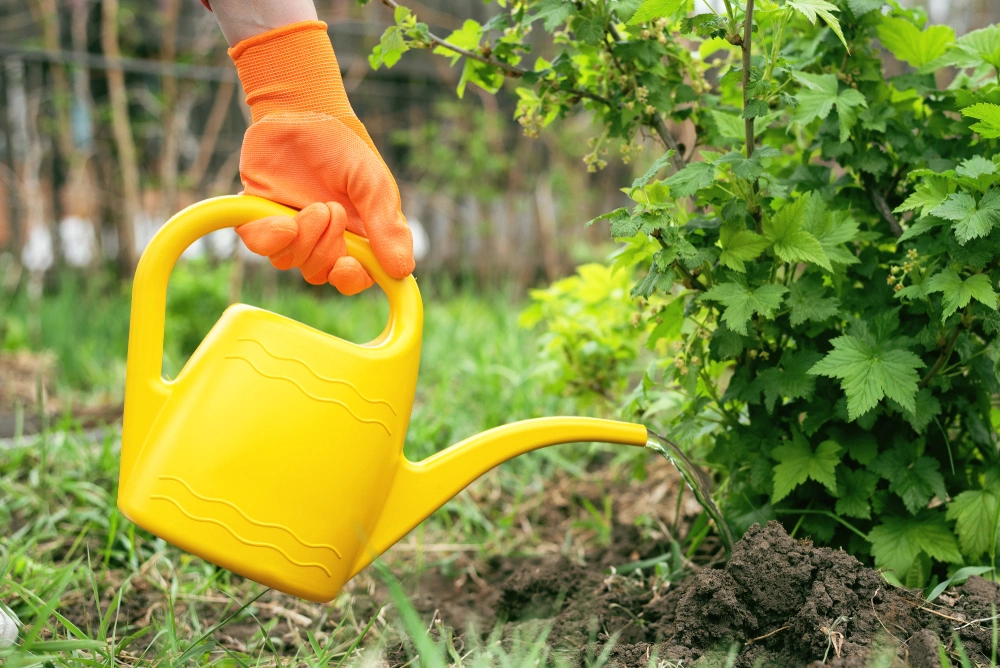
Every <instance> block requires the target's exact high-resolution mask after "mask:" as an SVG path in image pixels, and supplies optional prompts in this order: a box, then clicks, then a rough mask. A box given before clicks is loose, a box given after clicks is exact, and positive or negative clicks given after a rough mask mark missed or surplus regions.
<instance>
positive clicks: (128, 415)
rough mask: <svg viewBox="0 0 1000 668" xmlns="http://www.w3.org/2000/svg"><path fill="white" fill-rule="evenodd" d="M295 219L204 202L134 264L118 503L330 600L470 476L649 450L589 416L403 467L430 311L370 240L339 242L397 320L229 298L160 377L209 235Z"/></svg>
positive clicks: (196, 547) (205, 551) (500, 434)
mask: <svg viewBox="0 0 1000 668" xmlns="http://www.w3.org/2000/svg"><path fill="white" fill-rule="evenodd" d="M293 213H294V212H293V211H290V210H289V209H287V208H285V207H283V206H280V205H278V204H275V203H273V202H269V201H267V200H264V199H260V198H256V197H250V196H245V195H238V196H231V197H219V198H216V199H210V200H206V201H204V202H201V203H198V204H195V205H193V206H191V207H188V208H187V209H185V210H183V211H181V212H180V213H178V214H177V215H176V216H174V217H173V218H171V219H170V220H169V221H168V222H167V223H166V224H165V225H164V226H163V228H162V229H161V230H160V231H159V232H158V233H157V234H156V236H155V237H153V240H152V241H151V242H150V244H149V246H148V247H147V248H146V251H145V252H144V253H143V255H142V259H141V260H140V262H139V267H138V269H137V271H136V275H135V284H134V288H133V292H132V318H131V329H130V331H129V341H128V366H127V373H126V381H125V417H124V426H123V434H122V457H121V483H120V488H119V493H118V507H119V508H121V510H122V512H123V513H125V515H126V516H127V517H128V518H129V519H130V520H132V521H133V522H135V523H136V524H138V525H139V526H141V527H143V528H144V529H147V530H149V531H151V532H152V533H154V534H156V535H157V536H160V537H161V538H163V539H164V540H166V541H168V542H170V543H173V544H174V545H176V546H178V547H180V548H182V549H184V550H187V551H188V552H191V553H193V554H196V555H198V556H199V557H202V558H203V559H206V560H208V561H210V562H212V563H214V564H217V565H219V566H222V567H224V568H228V569H229V570H231V571H233V572H235V573H238V574H240V575H242V576H244V577H247V578H250V579H251V580H255V581H257V582H260V583H261V584H264V585H267V586H269V587H273V588H275V589H278V590H280V591H283V592H287V593H289V594H293V595H295V596H300V597H302V598H306V599H309V600H312V601H328V600H330V599H332V598H333V597H334V596H336V594H337V592H339V591H340V588H341V587H342V586H343V585H344V583H345V582H347V581H348V580H350V579H351V578H352V577H354V575H355V574H357V573H358V572H359V571H360V570H361V569H363V568H364V567H365V566H367V565H368V564H369V563H371V562H372V560H373V559H374V558H375V557H377V556H378V555H379V554H381V553H382V552H384V551H385V550H387V549H388V548H389V547H391V546H392V545H393V543H395V542H396V541H398V540H399V539H400V538H402V537H403V536H405V535H406V534H407V533H408V532H409V531H410V530H411V529H413V528H414V527H415V526H416V525H417V524H419V523H420V522H421V521H423V520H424V519H425V518H426V517H428V516H429V515H430V514H431V513H433V512H434V511H435V510H436V509H437V508H439V507H440V506H441V505H443V504H444V503H445V502H447V501H448V500H449V499H451V498H452V497H453V496H455V495H456V494H458V492H460V491H461V490H462V489H463V488H465V487H466V486H467V485H468V484H469V483H471V482H472V481H473V480H475V479H476V478H478V477H479V476H480V475H482V474H483V473H485V472H486V471H488V470H490V469H491V468H493V467H494V466H496V465H498V464H500V463H502V462H505V461H507V460H508V459H510V458H512V457H515V456H517V455H520V454H522V453H525V452H528V451H530V450H535V449H537V448H542V447H545V446H548V445H556V444H558V443H571V442H577V441H602V442H607V443H622V444H628V445H638V446H642V445H645V444H646V428H645V427H643V426H641V425H637V424H628V423H624V422H612V421H609V420H598V419H593V418H580V417H555V418H541V419H536V420H526V421H524V422H517V423H514V424H510V425H506V426H503V427H498V428H496V429H491V430H490V431H487V432H485V433H482V434H479V435H477V436H473V437H471V438H468V439H466V440H464V441H462V442H461V443H459V444H457V445H454V446H452V447H450V448H448V449H447V450H444V451H442V452H439V453H437V454H436V455H434V456H433V457H430V458H428V459H426V460H424V461H422V462H411V461H409V460H407V459H406V457H404V456H403V441H404V439H405V437H406V428H407V424H408V423H409V420H410V411H411V410H412V408H413V396H414V392H415V390H416V384H417V367H418V364H419V361H420V339H421V332H422V329H423V306H422V304H421V301H420V292H419V290H417V283H416V281H415V280H414V279H413V277H412V276H410V277H407V278H405V279H403V280H396V279H393V278H391V277H389V276H388V275H387V274H386V273H385V272H384V271H382V269H381V267H379V265H378V263H377V262H376V261H375V258H374V256H373V255H372V252H371V248H370V247H369V245H368V242H367V241H366V240H365V239H363V238H361V237H358V236H355V235H352V234H350V233H347V235H346V236H347V248H348V252H349V253H350V255H351V256H353V257H355V258H357V259H358V260H359V261H360V262H361V264H362V265H363V266H364V267H365V269H367V270H368V273H370V274H371V275H372V277H373V278H374V279H375V281H376V282H377V283H378V284H379V285H380V286H381V287H382V290H384V291H385V294H386V296H387V297H388V299H389V323H388V324H387V325H386V328H385V330H384V331H383V332H382V334H381V335H380V336H379V337H378V338H376V339H375V340H374V341H372V342H370V343H367V344H364V345H358V344H354V343H350V342H348V341H344V340H342V339H339V338H337V337H335V336H330V335H327V334H324V333H323V332H320V331H317V330H315V329H312V328H311V327H307V326H306V325H303V324H301V323H299V322H296V321H294V320H290V319H288V318H285V317H283V316H280V315H277V314H275V313H271V312H269V311H264V310H261V309H258V308H255V307H253V306H247V305H245V304H235V305H233V306H230V307H229V308H228V309H226V311H225V313H223V314H222V317H221V318H220V319H219V322H217V323H216V324H215V326H214V327H213V328H212V330H211V331H210V332H209V333H208V335H207V336H206V337H205V340H204V341H202V342H201V345H199V346H198V349H197V350H196V351H195V352H194V354H193V355H192V356H191V359H190V360H189V361H188V363H187V364H186V365H185V367H184V368H183V370H181V372H180V374H178V376H177V378H176V379H174V380H172V381H166V380H164V379H163V377H162V375H161V363H162V359H163V325H164V316H165V310H166V295H167V280H168V279H169V277H170V272H171V270H172V268H173V266H174V263H176V262H177V259H178V258H179V257H180V255H181V253H182V252H183V251H184V249H185V248H187V247H188V246H189V245H190V244H191V243H192V242H194V241H195V240H196V239H198V238H199V237H201V236H203V235H205V234H208V233H209V232H212V231H215V230H218V229H221V228H224V227H234V226H237V225H242V224H243V223H246V222H249V221H251V220H255V219H257V218H262V217H264V216H271V215H276V214H285V215H291V214H293Z"/></svg>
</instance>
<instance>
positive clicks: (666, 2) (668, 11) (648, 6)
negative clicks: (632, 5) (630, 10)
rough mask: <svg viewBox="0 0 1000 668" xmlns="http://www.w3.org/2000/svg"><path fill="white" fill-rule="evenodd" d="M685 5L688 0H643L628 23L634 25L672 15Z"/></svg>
mask: <svg viewBox="0 0 1000 668" xmlns="http://www.w3.org/2000/svg"><path fill="white" fill-rule="evenodd" d="M685 5H687V0H642V4H640V5H639V9H637V10H635V14H633V15H632V18H630V19H629V20H628V25H630V26H634V25H639V24H640V23H648V22H649V21H655V20H656V19H662V18H668V17H671V16H673V15H674V14H676V13H677V10H678V9H680V8H681V7H684V6H685Z"/></svg>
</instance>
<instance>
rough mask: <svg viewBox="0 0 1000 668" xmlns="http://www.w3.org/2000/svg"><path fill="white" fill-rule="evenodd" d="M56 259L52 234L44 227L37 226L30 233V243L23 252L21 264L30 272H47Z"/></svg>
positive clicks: (28, 242) (25, 245) (26, 244)
mask: <svg viewBox="0 0 1000 668" xmlns="http://www.w3.org/2000/svg"><path fill="white" fill-rule="evenodd" d="M54 259H55V258H54V257H53V255H52V234H51V233H50V232H49V230H48V228H47V227H45V226H44V225H35V226H34V227H32V228H31V230H30V231H29V232H28V241H27V243H25V244H24V248H23V249H22V250H21V262H22V263H23V264H24V266H25V267H27V268H28V270H29V271H33V272H34V271H46V270H47V269H48V268H49V267H51V266H52V262H53V260H54Z"/></svg>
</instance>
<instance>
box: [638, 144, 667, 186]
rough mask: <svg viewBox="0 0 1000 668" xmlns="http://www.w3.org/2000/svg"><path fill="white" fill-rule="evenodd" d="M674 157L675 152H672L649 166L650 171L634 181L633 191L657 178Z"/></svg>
mask: <svg viewBox="0 0 1000 668" xmlns="http://www.w3.org/2000/svg"><path fill="white" fill-rule="evenodd" d="M673 156H674V152H673V150H670V151H667V152H666V153H664V154H663V155H661V156H660V157H659V158H657V159H656V161H655V162H654V163H653V164H652V165H650V166H649V169H647V170H646V173H645V174H643V175H642V176H640V177H639V178H637V179H636V180H634V181H632V190H637V189H639V188H642V187H644V186H645V185H646V184H648V183H649V182H650V181H652V180H653V179H654V178H656V175H657V174H659V173H660V170H661V169H663V168H664V167H666V166H667V165H669V164H670V158H672V157H673Z"/></svg>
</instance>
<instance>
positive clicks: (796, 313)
mask: <svg viewBox="0 0 1000 668" xmlns="http://www.w3.org/2000/svg"><path fill="white" fill-rule="evenodd" d="M825 295H826V288H825V287H823V284H822V283H820V282H819V281H811V280H806V279H801V280H798V281H796V282H794V283H792V287H791V290H790V291H789V295H788V308H789V310H790V319H791V322H792V326H793V327H798V326H799V325H801V324H802V323H804V322H806V321H812V322H823V321H824V320H827V319H828V318H832V317H833V316H835V315H837V313H838V312H839V310H840V300H838V299H837V298H836V297H827V296H825Z"/></svg>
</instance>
